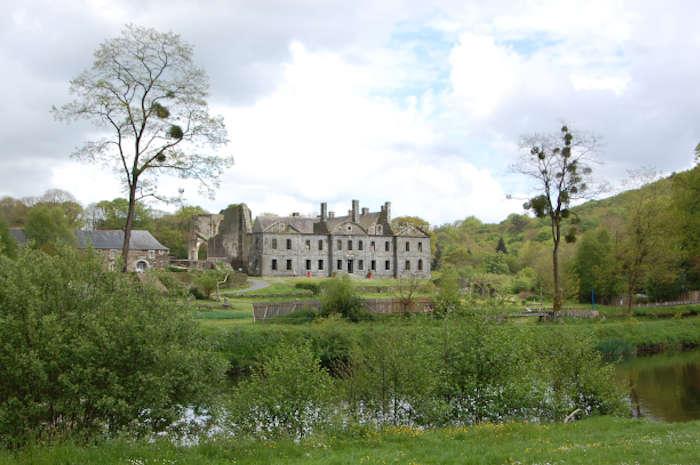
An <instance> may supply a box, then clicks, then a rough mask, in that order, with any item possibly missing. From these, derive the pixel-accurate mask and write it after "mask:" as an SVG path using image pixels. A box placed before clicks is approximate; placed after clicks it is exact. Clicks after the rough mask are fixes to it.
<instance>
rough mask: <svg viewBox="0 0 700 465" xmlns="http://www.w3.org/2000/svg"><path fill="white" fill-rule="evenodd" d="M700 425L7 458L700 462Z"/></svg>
mask: <svg viewBox="0 0 700 465" xmlns="http://www.w3.org/2000/svg"><path fill="white" fill-rule="evenodd" d="M699 451H700V421H695V422H689V423H670V424H669V423H654V422H649V421H642V420H631V419H622V418H614V417H599V418H592V419H588V420H584V421H580V422H576V423H573V424H568V425H565V424H547V425H535V424H524V423H511V424H501V425H493V424H485V425H479V426H475V427H469V428H449V429H438V430H432V431H427V432H421V431H418V430H414V429H410V428H394V429H388V430H386V431H384V432H382V433H376V432H372V431H356V432H355V433H354V434H348V433H343V434H341V435H339V436H335V437H334V436H328V435H326V436H315V437H313V438H310V439H307V440H304V441H302V442H301V443H300V444H295V443H293V442H291V441H276V442H262V441H260V442H251V441H242V440H217V441H210V442H206V443H203V444H200V445H198V446H195V447H190V448H185V447H176V446H174V445H172V444H171V443H168V442H165V441H162V442H156V443H147V442H126V441H108V442H105V443H103V444H100V445H96V446H75V445H71V444H62V445H56V446H35V447H31V448H28V449H25V450H22V451H20V452H16V453H12V452H8V451H4V452H0V465H5V464H36V465H43V464H46V465H48V464H65V465H68V464H76V465H77V464H101V465H110V464H139V465H151V464H153V465H155V464H179V463H181V464H193V465H204V464H207V465H210V464H211V465H213V464H234V463H235V464H288V465H292V464H309V465H313V464H319V465H320V464H329V465H331V464H338V465H339V464H367V465H373V464H377V465H379V464H407V465H408V464H413V465H418V464H445V465H450V464H544V463H550V464H555V463H556V464H591V463H596V464H608V463H610V464H612V463H616V464H623V463H625V464H633V463H642V464H668V463H673V464H697V463H698V462H700V452H699Z"/></svg>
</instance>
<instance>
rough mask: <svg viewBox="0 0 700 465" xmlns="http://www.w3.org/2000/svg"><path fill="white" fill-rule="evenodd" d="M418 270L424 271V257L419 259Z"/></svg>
mask: <svg viewBox="0 0 700 465" xmlns="http://www.w3.org/2000/svg"><path fill="white" fill-rule="evenodd" d="M418 271H423V259H422V258H421V259H419V260H418Z"/></svg>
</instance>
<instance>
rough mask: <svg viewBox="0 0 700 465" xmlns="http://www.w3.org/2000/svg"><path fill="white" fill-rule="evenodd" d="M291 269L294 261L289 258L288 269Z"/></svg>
mask: <svg viewBox="0 0 700 465" xmlns="http://www.w3.org/2000/svg"><path fill="white" fill-rule="evenodd" d="M291 269H292V261H291V260H287V270H291Z"/></svg>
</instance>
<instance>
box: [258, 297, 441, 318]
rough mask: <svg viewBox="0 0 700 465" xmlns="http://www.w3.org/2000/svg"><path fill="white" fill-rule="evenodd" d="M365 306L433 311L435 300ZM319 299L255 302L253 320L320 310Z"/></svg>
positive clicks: (372, 301) (373, 310) (368, 302)
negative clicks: (407, 303) (306, 310)
mask: <svg viewBox="0 0 700 465" xmlns="http://www.w3.org/2000/svg"><path fill="white" fill-rule="evenodd" d="M364 304H365V308H366V309H367V311H369V312H370V313H381V314H390V313H404V312H410V313H429V312H432V311H433V302H432V300H431V299H429V298H425V297H422V298H416V299H413V302H412V304H411V305H405V304H404V303H403V302H402V301H401V299H365V300H364ZM320 308H321V303H320V302H319V301H318V300H298V301H288V302H254V303H253V321H264V320H267V319H269V318H273V317H276V316H284V315H289V314H290V313H292V312H296V311H299V310H304V309H312V310H320Z"/></svg>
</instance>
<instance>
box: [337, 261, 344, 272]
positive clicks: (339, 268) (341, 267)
mask: <svg viewBox="0 0 700 465" xmlns="http://www.w3.org/2000/svg"><path fill="white" fill-rule="evenodd" d="M337 265H338V266H337V267H336V269H337V270H338V271H340V270H342V269H343V261H342V260H338V263H337Z"/></svg>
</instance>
